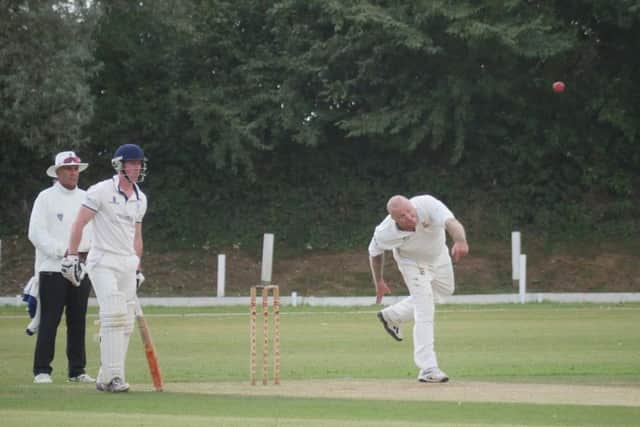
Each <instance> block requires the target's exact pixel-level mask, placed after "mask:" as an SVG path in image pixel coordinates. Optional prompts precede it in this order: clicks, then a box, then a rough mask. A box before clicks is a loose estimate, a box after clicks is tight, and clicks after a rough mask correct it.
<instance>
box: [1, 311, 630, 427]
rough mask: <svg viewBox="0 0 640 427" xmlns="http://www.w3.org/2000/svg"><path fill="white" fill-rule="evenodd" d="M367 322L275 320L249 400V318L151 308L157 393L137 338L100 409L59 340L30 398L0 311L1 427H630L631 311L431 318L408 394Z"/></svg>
mask: <svg viewBox="0 0 640 427" xmlns="http://www.w3.org/2000/svg"><path fill="white" fill-rule="evenodd" d="M375 311H376V308H375V307H364V308H333V307H326V308H317V307H316V308H310V307H297V308H291V307H282V313H281V332H282V344H281V346H282V383H283V384H282V386H280V387H278V386H273V385H269V386H267V387H264V386H262V385H258V386H255V387H251V386H250V385H249V372H248V368H249V337H248V326H249V315H248V307H221V308H206V309H204V308H190V309H187V308H171V309H168V308H154V307H147V308H146V309H145V313H146V316H147V320H148V322H149V325H150V328H151V331H152V335H153V338H154V340H155V342H156V346H157V348H158V352H159V355H160V362H161V365H162V370H163V373H164V376H165V382H166V391H165V392H163V393H156V392H153V391H151V390H152V388H151V385H150V383H151V381H150V378H149V374H148V371H147V368H146V362H145V358H144V353H143V350H142V347H141V344H140V340H139V337H138V336H137V335H135V336H134V337H133V338H132V341H131V347H130V350H129V359H128V363H127V380H128V382H130V383H131V385H132V392H131V393H127V394H122V395H105V394H102V393H99V392H97V391H95V389H94V388H93V387H92V386H91V385H80V384H70V383H67V382H66V381H65V379H66V360H65V357H64V345H65V331H64V327H63V326H61V329H60V330H59V333H58V342H57V349H56V360H55V362H54V373H53V378H54V384H51V385H34V384H32V382H31V381H32V375H31V365H32V358H33V347H34V343H35V338H34V337H28V336H26V335H25V334H24V326H25V325H26V324H27V321H28V319H27V317H26V314H25V312H24V309H23V308H16V307H5V308H0V354H1V355H2V356H1V358H0V417H1V419H2V425H3V426H23V425H25V423H26V424H28V425H36V424H37V423H39V422H42V423H43V424H47V425H60V426H62V425H65V426H76V425H92V426H102V425H114V424H116V425H154V426H156V427H158V426H160V427H162V426H165V425H166V426H174V425H184V426H187V425H194V426H200V425H203V426H204V425H227V426H236V425H238V426H240V425H256V426H271V425H281V426H289V425H291V426H293V425H301V424H304V425H306V426H377V425H380V426H382V425H385V426H389V425H391V426H396V425H397V426H400V425H402V426H413V425H440V426H441V425H463V426H471V425H473V426H478V425H504V426H506V425H526V426H559V425H563V426H596V425H602V426H604V425H607V426H623V425H624V426H637V425H638V421H637V420H638V419H640V328H638V327H637V325H638V324H640V305H637V304H635V305H634V304H632V305H592V304H585V305H554V304H531V305H524V306H522V305H501V306H439V307H438V310H437V319H436V328H437V330H436V334H437V338H436V344H437V350H438V355H439V360H440V365H441V367H442V368H443V369H444V370H445V371H446V372H447V373H448V374H449V375H450V376H451V378H452V382H451V383H449V384H444V385H434V384H425V385H418V384H417V382H416V380H415V377H416V374H417V369H416V368H415V367H414V365H413V361H412V354H411V353H412V345H411V333H410V329H407V330H406V331H405V337H406V338H405V341H403V342H402V343H397V342H395V341H393V340H392V339H391V338H390V337H389V336H388V335H387V334H386V333H385V332H384V331H383V330H382V328H381V327H380V324H379V323H378V321H377V319H376V318H375ZM96 319H97V317H96V316H95V312H92V313H91V315H90V317H89V319H88V326H89V328H88V330H89V331H88V337H87V338H88V349H87V350H88V360H89V366H88V369H89V373H90V374H92V375H95V373H96V371H97V365H98V359H97V343H96V342H94V341H93V335H94V334H95V333H96V332H97V326H96V325H94V324H93V321H94V320H96ZM259 329H260V328H259ZM135 333H136V334H137V331H136V332H135ZM422 386H423V387H422ZM587 392H589V394H587Z"/></svg>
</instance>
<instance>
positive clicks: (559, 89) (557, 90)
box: [551, 82, 565, 93]
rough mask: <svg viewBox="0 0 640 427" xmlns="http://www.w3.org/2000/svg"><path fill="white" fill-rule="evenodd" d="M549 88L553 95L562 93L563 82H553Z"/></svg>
mask: <svg viewBox="0 0 640 427" xmlns="http://www.w3.org/2000/svg"><path fill="white" fill-rule="evenodd" d="M551 87H552V88H553V91H554V92H555V93H562V92H564V88H565V84H564V82H555V83H553V85H552V86H551Z"/></svg>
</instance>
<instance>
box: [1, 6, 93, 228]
mask: <svg viewBox="0 0 640 427" xmlns="http://www.w3.org/2000/svg"><path fill="white" fill-rule="evenodd" d="M0 15H1V17H2V18H1V19H0V102H1V104H2V109H1V110H0V140H1V141H2V142H1V143H0V182H1V183H2V191H3V196H2V199H1V202H0V210H1V211H2V212H3V215H2V223H3V225H5V226H7V225H9V224H10V223H15V222H16V221H18V222H19V223H22V222H23V221H24V215H25V213H26V212H25V211H26V201H27V200H26V196H27V194H25V191H33V189H34V186H35V185H38V184H37V182H38V181H39V180H38V179H37V178H36V177H32V176H31V171H32V170H33V171H34V173H36V170H37V171H38V172H37V173H38V175H40V174H41V173H40V170H39V169H40V168H44V167H45V166H44V165H46V164H50V163H49V162H50V161H51V158H52V153H55V152H56V151H60V150H62V149H72V148H75V149H77V148H79V147H81V146H82V145H83V144H84V143H85V142H86V140H87V139H88V135H87V134H86V133H84V129H83V128H84V126H85V125H86V124H87V123H88V122H89V121H90V120H91V117H92V114H93V96H92V94H91V91H90V87H89V84H88V81H89V78H90V76H91V75H92V73H94V72H95V71H96V69H97V64H96V62H95V61H94V58H93V55H92V51H91V26H92V23H93V20H94V19H95V16H94V15H93V11H92V9H90V8H85V7H84V6H83V5H82V4H81V2H77V3H76V2H66V4H63V3H61V2H58V1H18V0H1V1H0ZM36 165H37V167H38V168H37V169H36V168H35V166H36ZM28 196H29V198H31V195H28ZM30 201H31V200H30Z"/></svg>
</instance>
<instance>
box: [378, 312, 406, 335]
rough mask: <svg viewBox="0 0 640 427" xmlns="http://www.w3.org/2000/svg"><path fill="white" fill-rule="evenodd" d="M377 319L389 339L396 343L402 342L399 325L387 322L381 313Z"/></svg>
mask: <svg viewBox="0 0 640 427" xmlns="http://www.w3.org/2000/svg"><path fill="white" fill-rule="evenodd" d="M378 319H379V320H380V323H382V326H384V330H385V331H387V333H388V334H389V335H391V337H392V338H393V339H394V340H396V341H402V331H401V330H400V325H398V324H397V323H394V322H392V321H390V320H387V319H386V318H385V317H384V313H383V312H382V311H379V312H378Z"/></svg>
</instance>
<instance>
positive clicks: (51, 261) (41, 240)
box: [29, 151, 95, 384]
mask: <svg viewBox="0 0 640 427" xmlns="http://www.w3.org/2000/svg"><path fill="white" fill-rule="evenodd" d="M87 166H88V164H87V163H82V161H81V160H80V158H79V157H78V156H76V154H75V153H74V152H73V151H63V152H61V153H58V154H57V155H56V157H55V163H54V164H53V165H52V166H50V167H49V168H48V169H47V175H48V176H50V177H51V178H55V182H54V184H53V185H52V186H51V187H49V188H47V189H45V190H43V191H42V192H40V194H38V197H37V198H36V200H35V202H34V204H33V210H32V211H31V219H30V220H29V240H31V243H33V246H34V247H35V249H36V259H35V272H36V275H37V276H38V279H39V281H40V304H41V319H40V326H39V329H38V335H37V341H36V349H35V354H34V358H33V375H34V379H33V382H34V383H36V384H48V383H51V382H52V379H51V372H52V370H53V369H52V367H51V362H52V361H53V358H54V354H55V345H56V333H57V331H58V325H59V324H60V319H61V318H62V312H63V311H64V312H65V318H66V326H67V359H68V377H69V381H72V382H80V383H94V382H95V379H93V378H91V377H90V376H89V375H87V373H86V372H85V366H86V364H87V356H86V349H85V325H86V315H87V301H88V299H89V292H90V289H91V282H89V279H88V278H85V279H84V280H82V282H81V283H80V286H77V287H76V286H74V285H72V284H71V282H69V281H68V280H67V279H65V278H63V277H62V274H61V273H60V260H62V258H63V257H64V255H65V250H66V247H67V242H68V241H69V234H70V233H71V223H72V222H73V220H74V218H75V217H76V214H77V213H78V210H79V209H80V205H81V204H82V201H83V200H84V197H85V192H84V191H83V190H81V189H79V188H78V179H79V175H80V172H82V171H83V170H85V169H86V168H87Z"/></svg>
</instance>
